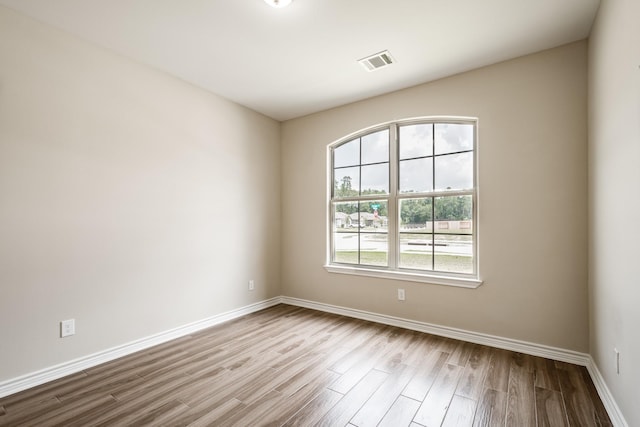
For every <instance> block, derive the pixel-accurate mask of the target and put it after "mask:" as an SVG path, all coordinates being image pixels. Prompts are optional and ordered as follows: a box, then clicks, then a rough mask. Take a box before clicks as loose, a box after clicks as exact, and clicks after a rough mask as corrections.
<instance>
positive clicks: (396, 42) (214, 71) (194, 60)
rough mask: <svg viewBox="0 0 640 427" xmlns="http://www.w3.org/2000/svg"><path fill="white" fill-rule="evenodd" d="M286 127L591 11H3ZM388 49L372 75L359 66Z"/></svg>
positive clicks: (44, 2) (581, 21)
mask: <svg viewBox="0 0 640 427" xmlns="http://www.w3.org/2000/svg"><path fill="white" fill-rule="evenodd" d="M0 4H2V5H5V6H8V7H10V8H12V9H14V10H17V11H20V12H23V13H24V14H26V15H29V16H31V17H33V18H36V19H37V20H40V21H42V22H46V23H49V24H51V25H53V26H56V27H58V28H61V29H63V30H65V31H68V32H69V33H72V34H75V35H77V36H79V37H81V38H83V39H86V40H89V41H91V42H94V43H95V44H97V45H100V46H103V47H106V48H108V49H111V50H113V51H115V52H118V53H120V54H122V55H125V56H127V57H130V58H132V59H134V60H137V61H139V62H142V63H145V64H148V65H150V66H153V67H155V68H157V69H160V70H164V71H166V72H167V73H170V74H172V75H175V76H177V77H180V78H182V79H184V80H186V81H188V82H191V83H193V84H195V85H197V86H200V87H202V88H205V89H208V90H210V91H212V92H215V93H217V94H219V95H222V96H223V97H225V98H228V99H230V100H232V101H235V102H237V103H239V104H242V105H245V106H247V107H249V108H252V109H254V110H256V111H259V112H261V113H263V114H265V115H267V116H270V117H273V118H275V119H277V120H286V119H290V118H294V117H299V116H303V115H306V114H309V113H313V112H317V111H321V110H324V109H327V108H331V107H335V106H338V105H343V104H346V103H349V102H353V101H357V100H361V99H365V98H369V97H371V96H375V95H380V94H383V93H387V92H391V91H394V90H398V89H402V88H406V87H410V86H414V85H416V84H420V83H424V82H427V81H431V80H435V79H438V78H442V77H445V76H449V75H453V74H456V73H460V72H463V71H467V70H471V69H474V68H478V67H482V66H485V65H489V64H493V63H496V62H499V61H503V60H506V59H510V58H514V57H518V56H522V55H526V54H529V53H532V52H537V51H540V50H544V49H547V48H551V47H555V46H560V45H562V44H566V43H569V42H572V41H576V40H581V39H584V38H586V37H587V36H588V34H589V31H590V28H591V24H592V22H593V19H594V16H595V14H596V11H597V8H598V5H599V0H395V1H382V0H294V1H293V3H292V4H291V5H290V6H288V7H286V8H283V9H274V8H272V7H270V6H268V5H266V4H265V3H264V1H263V0H0ZM385 49H388V50H389V51H390V52H391V54H392V56H393V57H394V58H395V59H396V61H397V63H396V64H394V65H392V66H390V67H387V68H383V69H380V70H377V71H374V72H371V73H368V72H366V71H364V69H363V68H362V67H361V66H360V65H359V64H358V63H357V62H356V60H358V59H360V58H362V57H365V56H368V55H370V54H373V53H377V52H379V51H382V50H385Z"/></svg>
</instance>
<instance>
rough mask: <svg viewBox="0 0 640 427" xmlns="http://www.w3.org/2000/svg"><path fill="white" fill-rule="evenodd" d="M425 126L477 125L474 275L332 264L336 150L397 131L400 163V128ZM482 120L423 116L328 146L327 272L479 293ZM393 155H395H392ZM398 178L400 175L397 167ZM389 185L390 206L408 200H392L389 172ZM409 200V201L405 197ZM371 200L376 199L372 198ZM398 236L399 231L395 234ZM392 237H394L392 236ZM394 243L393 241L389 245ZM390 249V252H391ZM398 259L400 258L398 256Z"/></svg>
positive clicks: (386, 124)
mask: <svg viewBox="0 0 640 427" xmlns="http://www.w3.org/2000/svg"><path fill="white" fill-rule="evenodd" d="M422 122H433V123H436V122H448V123H456V122H461V123H469V122H473V123H474V146H473V152H474V159H473V176H474V187H473V199H474V203H473V218H474V222H475V223H476V225H475V227H474V234H473V236H474V239H473V240H474V242H473V254H474V258H475V259H474V263H475V266H474V269H475V270H474V273H473V274H457V273H447V272H438V271H435V272H434V271H431V270H424V271H422V270H411V269H389V268H387V267H380V268H378V267H375V266H367V265H349V264H340V263H335V264H332V263H331V255H332V244H333V243H332V238H331V233H332V223H333V214H332V209H331V205H332V194H333V193H332V191H333V185H332V182H330V181H332V180H331V177H333V149H334V148H335V147H336V146H338V145H340V144H343V143H345V142H347V141H349V140H351V139H353V138H355V137H358V136H360V135H365V134H367V133H372V132H376V131H377V130H381V129H385V128H389V129H391V128H395V129H396V130H393V132H392V133H391V135H390V138H392V139H391V140H390V143H391V144H396V148H395V149H394V150H390V153H389V154H390V159H389V161H390V162H395V163H397V162H398V159H397V153H396V151H397V143H398V142H397V126H399V125H410V124H415V123H422ZM479 122H480V120H479V118H478V117H468V116H420V117H411V118H406V119H397V120H390V121H387V122H382V123H378V124H375V125H373V126H368V127H365V128H362V129H360V130H358V131H355V132H352V133H350V134H348V135H345V136H342V137H341V138H339V139H337V140H335V141H333V142H331V143H330V144H328V145H327V148H326V149H327V151H326V153H327V154H326V157H325V158H326V162H327V169H326V171H327V177H329V178H327V179H326V183H327V187H326V199H325V200H326V201H327V203H326V221H325V228H326V232H325V238H326V246H325V248H326V252H325V265H324V268H325V270H326V271H327V272H329V273H337V274H348V275H356V276H366V277H376V278H381V279H390V280H403V281H411V282H418V283H425V284H433V285H445V286H454V287H462V288H468V289H476V288H478V287H480V286H481V285H482V284H483V283H484V281H483V280H482V279H481V276H480V254H479V239H480V231H479V227H478V225H479V222H480V221H479V209H478V204H479V202H478V200H479V188H480V186H479V177H478V144H479V143H478V141H479V137H478V133H479V131H478V127H479ZM392 153H394V154H392ZM395 167H396V174H397V165H396V166H395ZM390 175H391V176H390V182H389V186H390V188H389V191H390V194H389V195H388V196H386V197H387V198H389V199H390V200H389V203H390V205H391V203H392V200H391V199H392V198H393V199H394V202H393V203H396V202H397V200H399V199H401V198H408V195H400V194H395V196H394V197H390V196H391V193H392V188H391V186H392V185H396V186H397V182H394V181H396V179H397V177H396V176H393V174H391V168H390ZM446 195H451V193H450V192H446ZM405 196H407V197H405ZM372 197H374V196H373V195H372ZM395 232H397V230H396V231H395ZM390 237H391V236H390ZM389 243H391V241H390V242H389ZM390 249H391V248H390ZM396 257H397V254H396Z"/></svg>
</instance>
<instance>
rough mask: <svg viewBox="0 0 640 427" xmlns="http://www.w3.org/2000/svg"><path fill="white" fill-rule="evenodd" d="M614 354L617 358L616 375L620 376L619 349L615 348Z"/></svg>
mask: <svg viewBox="0 0 640 427" xmlns="http://www.w3.org/2000/svg"><path fill="white" fill-rule="evenodd" d="M613 354H614V356H615V358H616V374H618V375H620V352H619V351H618V349H617V348H615V347H614V348H613Z"/></svg>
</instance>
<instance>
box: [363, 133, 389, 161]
mask: <svg viewBox="0 0 640 427" xmlns="http://www.w3.org/2000/svg"><path fill="white" fill-rule="evenodd" d="M388 161H389V129H385V130H381V131H380V132H376V133H372V134H369V135H366V136H363V137H362V164H363V165H365V164H370V163H380V162H388Z"/></svg>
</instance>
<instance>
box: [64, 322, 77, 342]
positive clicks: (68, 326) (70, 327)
mask: <svg viewBox="0 0 640 427" xmlns="http://www.w3.org/2000/svg"><path fill="white" fill-rule="evenodd" d="M75 333H76V319H69V320H63V321H62V322H60V338H64V337H69V336H71V335H75Z"/></svg>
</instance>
